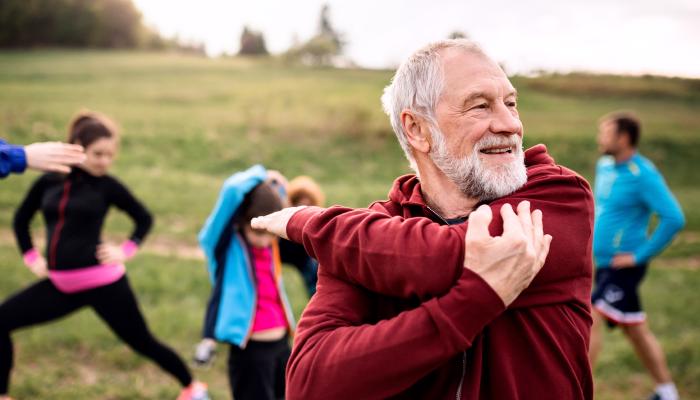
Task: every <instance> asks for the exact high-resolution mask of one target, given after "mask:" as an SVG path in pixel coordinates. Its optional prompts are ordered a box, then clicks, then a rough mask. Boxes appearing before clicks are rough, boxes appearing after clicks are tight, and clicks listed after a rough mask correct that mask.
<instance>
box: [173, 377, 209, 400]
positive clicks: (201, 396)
mask: <svg viewBox="0 0 700 400" xmlns="http://www.w3.org/2000/svg"><path fill="white" fill-rule="evenodd" d="M177 400H211V398H210V397H209V392H208V391H207V384H206V383H204V382H198V381H194V382H192V383H191V384H190V385H189V386H187V387H186V388H184V389H182V392H180V395H179V396H177Z"/></svg>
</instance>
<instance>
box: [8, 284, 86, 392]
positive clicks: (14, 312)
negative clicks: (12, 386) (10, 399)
mask: <svg viewBox="0 0 700 400" xmlns="http://www.w3.org/2000/svg"><path fill="white" fill-rule="evenodd" d="M81 306H82V304H81V302H80V301H79V299H78V298H77V297H76V296H73V295H68V294H64V293H61V292H60V291H58V289H56V287H55V286H54V285H53V284H52V283H51V282H50V281H49V280H48V279H44V280H41V281H39V282H37V283H35V284H34V285H32V286H30V287H28V288H26V289H24V290H22V291H20V292H18V293H16V294H14V295H13V296H11V297H9V298H8V299H7V300H5V302H4V303H2V304H0V399H1V398H2V397H3V396H4V395H6V394H7V392H8V390H9V381H10V371H11V370H12V365H13V362H14V353H13V346H12V340H11V338H10V334H11V333H12V331H14V330H16V329H19V328H23V327H27V326H31V325H36V324H40V323H43V322H47V321H51V320H54V319H57V318H60V317H63V316H65V315H67V314H69V313H71V312H73V311H75V310H76V309H78V308H80V307H81Z"/></svg>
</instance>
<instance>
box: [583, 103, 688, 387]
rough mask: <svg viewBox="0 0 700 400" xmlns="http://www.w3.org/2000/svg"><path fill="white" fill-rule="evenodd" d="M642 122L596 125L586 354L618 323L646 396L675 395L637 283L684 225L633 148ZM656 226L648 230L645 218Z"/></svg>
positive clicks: (608, 120) (623, 118)
mask: <svg viewBox="0 0 700 400" xmlns="http://www.w3.org/2000/svg"><path fill="white" fill-rule="evenodd" d="M640 133H641V124H640V121H639V119H638V118H637V117H636V116H635V115H634V114H632V113H628V112H615V113H612V114H609V115H606V116H604V117H603V118H602V119H601V120H600V124H599V127H598V149H599V151H600V152H601V153H602V154H603V157H601V158H600V160H599V161H598V164H597V167H596V176H595V188H594V192H595V204H596V219H595V228H594V239H593V255H594V259H595V263H596V274H595V288H594V290H593V295H592V303H593V310H594V312H593V327H592V330H591V346H590V353H589V357H590V360H591V365H595V362H596V359H597V356H598V354H599V352H600V350H601V347H602V336H601V328H602V326H603V325H604V323H607V325H608V326H609V327H611V328H613V327H615V326H617V325H619V326H620V327H621V328H622V331H623V332H624V334H625V336H626V337H627V339H628V340H629V341H630V343H632V346H633V347H634V350H635V352H636V353H637V356H638V357H639V358H640V360H641V361H642V363H643V364H644V366H645V367H646V369H647V370H648V371H649V373H650V374H651V376H652V378H653V379H654V382H655V383H656V389H655V392H654V393H653V394H652V396H651V397H650V399H659V400H675V399H678V391H677V390H676V386H675V385H674V383H673V380H672V378H671V373H670V371H669V369H668V365H667V363H666V357H665V355H664V352H663V350H662V349H661V346H660V345H659V342H658V341H657V340H656V337H655V336H654V334H653V333H652V332H651V330H650V329H649V324H648V322H647V316H646V313H645V312H644V311H643V309H642V305H641V302H640V298H639V292H638V290H639V285H640V283H641V282H642V280H643V279H644V276H645V274H646V271H647V266H648V264H649V262H650V261H651V259H652V258H653V257H654V256H656V255H658V254H659V253H660V252H661V251H662V250H663V249H664V248H665V247H666V246H668V245H669V244H670V243H671V241H672V240H673V238H674V237H675V236H676V234H677V233H678V232H679V231H680V230H681V229H682V228H683V226H684V224H685V218H684V216H683V211H682V210H681V207H680V205H679V204H678V201H677V200H676V198H675V197H674V196H673V193H671V190H670V189H669V188H668V186H667V185H666V182H665V181H664V178H663V176H661V173H660V172H659V171H658V170H657V169H656V167H655V166H654V164H653V163H652V162H651V161H649V159H647V158H645V157H644V156H642V155H641V154H639V151H638V150H637V146H638V144H639V137H640ZM654 215H655V216H656V217H657V218H658V225H657V226H656V228H655V229H654V230H653V232H652V233H651V235H648V234H647V232H648V231H649V224H650V222H651V217H652V216H654Z"/></svg>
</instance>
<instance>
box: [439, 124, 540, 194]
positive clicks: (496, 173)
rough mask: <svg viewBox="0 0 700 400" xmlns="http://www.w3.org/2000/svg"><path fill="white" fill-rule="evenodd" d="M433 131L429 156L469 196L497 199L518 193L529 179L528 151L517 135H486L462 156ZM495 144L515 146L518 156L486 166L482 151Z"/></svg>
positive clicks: (441, 135) (440, 135) (440, 134)
mask: <svg viewBox="0 0 700 400" xmlns="http://www.w3.org/2000/svg"><path fill="white" fill-rule="evenodd" d="M430 134H431V136H432V139H433V146H432V148H431V149H430V158H431V159H432V160H433V162H434V163H435V165H436V166H437V167H438V168H439V169H440V170H441V171H442V173H444V174H445V176H447V178H448V179H450V180H451V181H452V182H453V183H454V184H455V185H457V187H458V188H459V190H460V191H461V192H462V193H463V194H464V195H466V196H467V197H470V198H476V199H479V200H480V201H489V200H494V199H497V198H500V197H503V196H507V195H509V194H511V193H513V192H515V191H516V190H518V189H520V188H521V187H522V186H523V185H525V183H526V182H527V170H526V168H525V153H524V152H523V147H522V146H523V145H522V139H521V137H520V136H518V135H508V136H506V135H493V134H489V135H486V136H484V137H483V138H481V140H479V141H478V142H476V143H475V144H474V149H473V151H472V153H471V154H470V155H467V156H464V157H461V158H459V157H455V156H454V155H452V154H450V153H449V151H448V150H447V143H446V141H445V137H444V135H443V134H442V132H440V130H439V129H438V128H434V129H431V130H430ZM495 146H513V147H514V148H515V154H514V155H515V159H514V160H513V161H512V162H510V163H508V164H503V165H497V166H494V167H487V166H486V165H484V163H482V161H481V158H480V157H479V154H480V153H479V151H480V150H481V149H484V148H488V147H495Z"/></svg>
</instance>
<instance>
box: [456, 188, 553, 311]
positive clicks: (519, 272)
mask: <svg viewBox="0 0 700 400" xmlns="http://www.w3.org/2000/svg"><path fill="white" fill-rule="evenodd" d="M501 217H503V235H501V236H496V237H492V236H491V234H490V233H489V223H490V222H491V219H492V218H493V215H492V214H491V208H490V207H489V206H486V205H483V206H481V207H479V208H478V209H477V210H476V211H474V212H472V213H471V215H470V216H469V229H467V235H466V238H465V255H464V267H465V268H469V269H471V270H472V271H474V272H476V273H477V274H478V275H479V276H481V278H482V279H484V280H485V281H486V283H488V284H489V286H491V288H493V290H494V291H495V292H496V293H497V294H498V296H499V297H500V298H501V300H503V303H504V304H505V305H506V306H508V305H509V304H510V303H512V302H513V301H514V300H515V299H516V298H517V297H518V295H519V294H520V293H521V292H522V291H523V290H525V288H527V287H528V286H529V285H530V282H532V280H533V279H534V278H535V275H537V273H538V272H539V271H540V269H541V268H542V266H543V265H544V261H545V259H546V258H547V254H548V253H549V245H550V243H551V242H552V236H550V235H545V234H544V232H543V227H542V212H541V211H540V210H535V211H534V212H532V213H530V202H528V201H523V202H520V204H518V214H517V215H516V214H515V212H513V208H512V207H511V206H510V204H505V205H503V206H502V207H501Z"/></svg>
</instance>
